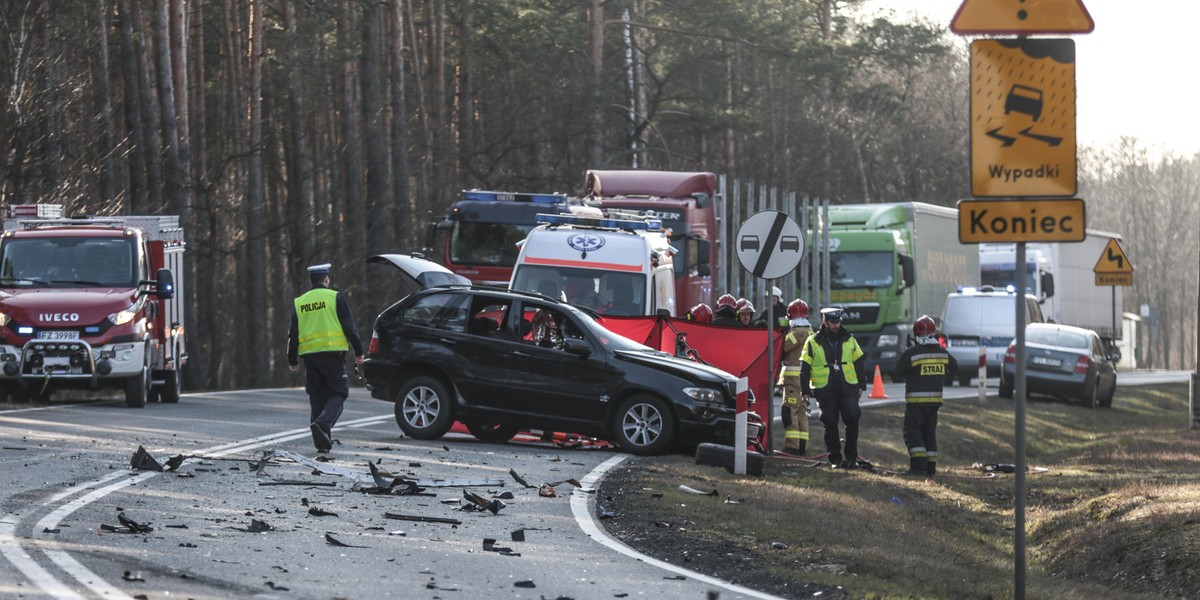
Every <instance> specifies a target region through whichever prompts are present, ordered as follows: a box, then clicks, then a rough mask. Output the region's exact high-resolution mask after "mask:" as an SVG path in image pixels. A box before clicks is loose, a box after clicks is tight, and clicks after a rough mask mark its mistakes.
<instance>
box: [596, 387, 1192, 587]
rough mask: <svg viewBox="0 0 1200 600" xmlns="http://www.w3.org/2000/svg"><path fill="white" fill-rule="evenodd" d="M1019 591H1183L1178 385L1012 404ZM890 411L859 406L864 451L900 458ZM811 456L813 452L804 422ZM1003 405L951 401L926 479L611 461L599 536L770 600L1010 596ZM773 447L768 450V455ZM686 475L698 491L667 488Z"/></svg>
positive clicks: (792, 465) (1188, 496) (1187, 546)
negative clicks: (988, 470)
mask: <svg viewBox="0 0 1200 600" xmlns="http://www.w3.org/2000/svg"><path fill="white" fill-rule="evenodd" d="M1026 406H1027V410H1026V415H1027V416H1026V424H1027V434H1026V439H1027V457H1028V458H1027V461H1028V464H1029V466H1030V467H1041V468H1045V469H1046V471H1045V472H1039V473H1030V474H1029V475H1028V476H1027V478H1026V481H1027V485H1028V489H1027V492H1028V494H1027V500H1026V527H1027V529H1026V545H1027V553H1026V564H1027V568H1026V584H1025V590H1026V595H1027V597H1029V598H1068V599H1071V598H1079V599H1089V600H1090V599H1093V598H1117V599H1120V598H1131V599H1132V598H1195V597H1200V433H1198V432H1197V431H1196V430H1192V429H1189V428H1188V427H1187V424H1188V422H1187V416H1186V413H1187V386H1186V384H1172V385H1159V386H1148V387H1140V388H1119V389H1118V392H1117V398H1116V400H1115V401H1114V405H1113V408H1112V409H1096V410H1092V409H1088V408H1086V407H1084V406H1082V405H1080V404H1077V403H1067V402H1062V401H1056V400H1052V399H1049V398H1039V397H1035V398H1033V399H1031V400H1030V401H1029V402H1027V405H1026ZM903 411H904V408H903V406H899V405H898V406H888V407H878V408H872V409H869V410H867V411H866V412H865V414H864V417H863V419H862V430H861V434H860V452H861V454H862V456H863V457H864V458H866V459H867V460H869V461H871V462H872V463H875V464H877V465H879V466H881V467H883V468H885V469H891V470H895V471H902V470H904V469H906V468H907V452H906V450H905V448H904V443H903V441H902V439H901V429H902V422H903ZM812 425H813V426H812V427H811V428H810V429H811V435H812V439H811V440H810V442H809V447H810V452H809V453H810V454H814V453H815V452H814V450H815V451H817V452H820V451H823V448H824V443H823V442H822V441H821V438H822V431H823V430H822V427H821V425H820V423H819V422H817V421H815V420H814V421H813V423H812ZM1013 438H1014V416H1013V405H1012V401H1011V400H1004V399H998V398H989V399H988V400H986V401H985V402H982V403H981V402H979V401H978V400H967V401H951V402H950V403H949V404H948V405H946V406H945V407H943V408H942V410H941V414H940V422H939V426H938V441H939V454H940V455H941V457H942V460H941V465H940V473H941V474H942V475H943V476H939V477H938V478H936V479H935V480H926V479H909V478H905V477H900V476H896V475H888V474H879V473H873V472H867V471H854V472H849V473H842V472H836V471H832V470H830V469H829V468H828V467H826V466H823V465H822V466H819V467H808V466H804V464H803V463H800V462H797V461H789V460H786V459H778V458H770V459H768V464H767V467H766V473H765V475H764V476H763V477H746V476H735V475H733V474H730V473H729V472H727V471H726V470H724V469H721V468H717V467H711V466H705V465H697V464H695V462H694V460H693V459H692V458H691V457H689V456H683V455H677V456H671V457H665V458H662V457H660V458H655V459H647V458H640V459H633V460H629V461H626V463H624V464H623V465H622V467H619V468H618V469H616V470H615V471H614V473H612V474H611V475H610V476H609V478H607V479H606V480H605V481H604V482H603V483H602V486H601V490H600V494H601V496H600V497H599V498H600V500H601V505H602V506H603V507H604V508H605V509H607V510H613V511H615V512H616V513H617V514H618V515H619V516H618V517H616V518H614V519H609V520H605V521H604V523H605V526H606V527H607V528H608V529H609V531H610V533H612V534H613V535H614V536H616V537H618V538H619V539H622V540H623V541H625V542H626V543H628V544H630V545H631V546H632V547H634V548H637V549H639V550H640V551H643V552H645V553H646V554H649V555H651V556H654V557H656V558H660V559H663V560H666V561H669V562H672V563H675V564H680V565H682V566H685V567H687V568H690V569H693V570H696V571H699V572H704V573H709V574H712V575H714V576H718V577H721V578H722V579H726V580H730V581H734V582H736V583H739V584H742V585H746V586H747V587H751V588H755V589H761V590H764V591H768V592H771V593H775V594H777V595H780V596H784V597H794V598H800V597H805V598H807V597H811V596H813V595H814V594H815V593H816V592H821V593H822V595H821V597H822V598H830V597H833V598H946V599H951V598H954V599H957V598H1010V597H1012V596H1013V586H1014V574H1013V573H1014V571H1013V569H1014V561H1013V544H1014V536H1013V527H1014V515H1013V506H1014V501H1013V499H1014V491H1015V490H1014V486H1015V480H1014V476H1013V475H1011V474H1004V473H1001V474H997V475H996V477H995V478H992V479H984V478H978V477H980V476H981V475H982V473H981V472H980V471H979V470H977V469H974V468H972V465H973V464H974V463H982V464H995V463H1012V462H1014V450H1013V447H1014V446H1013ZM781 446H782V443H781V440H780V443H777V444H776V446H775V447H777V448H778V447H781ZM680 485H685V486H689V487H691V488H694V489H698V490H702V491H715V492H716V493H715V495H713V496H703V495H696V494H691V493H686V492H684V491H682V490H681V489H680V488H679V486H680Z"/></svg>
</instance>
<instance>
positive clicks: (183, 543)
mask: <svg viewBox="0 0 1200 600" xmlns="http://www.w3.org/2000/svg"><path fill="white" fill-rule="evenodd" d="M179 547H180V548H199V546H197V545H195V544H193V543H191V542H182V543H180V544H179Z"/></svg>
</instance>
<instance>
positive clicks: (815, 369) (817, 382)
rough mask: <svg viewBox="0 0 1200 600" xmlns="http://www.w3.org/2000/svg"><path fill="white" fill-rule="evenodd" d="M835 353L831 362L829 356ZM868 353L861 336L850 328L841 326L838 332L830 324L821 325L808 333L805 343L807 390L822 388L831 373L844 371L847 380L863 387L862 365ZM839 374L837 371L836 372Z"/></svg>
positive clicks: (803, 377) (802, 379) (803, 381)
mask: <svg viewBox="0 0 1200 600" xmlns="http://www.w3.org/2000/svg"><path fill="white" fill-rule="evenodd" d="M830 356H832V357H834V360H833V361H832V362H831V361H830V360H829V358H828V357H830ZM863 356H865V354H864V353H863V351H862V348H861V347H860V346H859V345H858V340H856V339H854V336H853V335H850V332H849V331H846V330H845V329H839V330H838V332H837V334H835V335H830V332H829V328H827V327H821V328H820V329H818V330H817V332H816V333H814V334H813V335H810V336H808V341H806V342H805V343H804V352H803V353H801V354H800V360H801V362H803V363H804V364H803V365H802V366H801V369H802V370H801V376H800V385H801V386H802V387H803V388H804V393H805V394H809V393H812V392H815V391H817V390H822V389H824V388H825V387H827V386H828V385H829V382H830V379H831V373H833V372H837V373H840V374H841V377H842V379H843V381H845V382H846V384H847V385H849V386H850V387H857V388H860V389H862V387H863V386H862V385H860V384H859V377H858V369H859V368H860V367H861V359H862V358H863ZM835 376H836V375H835Z"/></svg>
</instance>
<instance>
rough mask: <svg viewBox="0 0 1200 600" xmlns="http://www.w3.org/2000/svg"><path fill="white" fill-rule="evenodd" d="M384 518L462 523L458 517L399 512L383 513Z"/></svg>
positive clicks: (452, 523) (451, 523)
mask: <svg viewBox="0 0 1200 600" xmlns="http://www.w3.org/2000/svg"><path fill="white" fill-rule="evenodd" d="M383 518H385V519H396V520H398V521H419V522H422V523H447V524H450V525H462V521H459V520H458V519H449V518H446V517H426V516H422V515H402V514H400V513H389V512H385V513H383Z"/></svg>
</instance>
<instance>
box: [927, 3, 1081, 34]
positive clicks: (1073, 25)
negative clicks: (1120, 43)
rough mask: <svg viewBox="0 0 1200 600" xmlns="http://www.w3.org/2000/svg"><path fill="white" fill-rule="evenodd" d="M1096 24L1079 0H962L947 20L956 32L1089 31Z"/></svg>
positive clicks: (1027, 32)
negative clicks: (960, 4) (949, 19)
mask: <svg viewBox="0 0 1200 600" xmlns="http://www.w3.org/2000/svg"><path fill="white" fill-rule="evenodd" d="M1095 28H1096V23H1095V22H1094V21H1092V16H1091V15H1089V14H1088V11H1087V8H1085V7H1084V6H1083V2H1082V0H1035V1H1033V2H1026V1H1025V0H963V3H962V6H959V7H958V12H957V13H955V14H954V19H953V20H952V21H950V31H953V32H954V33H957V34H959V35H979V34H988V35H992V34H1000V35H1024V34H1030V33H1060V34H1067V33H1090V32H1091V31H1092V30H1093V29H1095Z"/></svg>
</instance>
